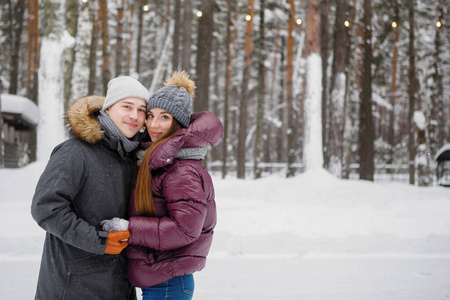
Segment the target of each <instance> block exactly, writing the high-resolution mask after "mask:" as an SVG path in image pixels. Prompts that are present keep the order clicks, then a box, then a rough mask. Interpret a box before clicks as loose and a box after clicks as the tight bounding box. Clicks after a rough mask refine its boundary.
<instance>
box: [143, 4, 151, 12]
mask: <svg viewBox="0 0 450 300" xmlns="http://www.w3.org/2000/svg"><path fill="white" fill-rule="evenodd" d="M142 9H143V10H144V11H149V10H150V6H148V4H145V5H144V6H143V7H142Z"/></svg>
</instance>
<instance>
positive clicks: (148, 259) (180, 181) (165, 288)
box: [102, 71, 223, 300]
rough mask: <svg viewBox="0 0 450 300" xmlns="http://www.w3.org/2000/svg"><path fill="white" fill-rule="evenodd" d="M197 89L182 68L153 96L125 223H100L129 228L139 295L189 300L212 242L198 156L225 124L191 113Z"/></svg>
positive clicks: (209, 197)
mask: <svg viewBox="0 0 450 300" xmlns="http://www.w3.org/2000/svg"><path fill="white" fill-rule="evenodd" d="M194 91H195V84H194V82H193V81H192V80H190V79H189V76H188V75H187V74H186V73H185V72H184V71H183V72H175V73H174V74H173V75H172V77H171V78H169V79H168V80H167V81H166V83H165V86H164V87H163V88H161V89H160V90H158V91H157V92H156V93H155V94H154V95H153V96H151V98H150V101H149V104H148V106H147V122H146V125H147V130H148V133H149V135H150V138H151V143H150V145H149V147H148V149H147V150H146V152H145V154H144V156H143V157H142V160H141V168H140V170H139V175H138V178H137V182H136V187H135V191H134V193H133V195H132V197H131V200H130V208H129V212H130V219H129V223H128V221H126V220H124V219H118V218H114V219H112V220H105V221H104V222H102V225H103V229H104V230H106V231H118V230H129V231H130V234H131V235H130V238H129V240H128V243H129V246H128V248H127V251H126V253H127V258H128V277H129V280H130V282H131V283H132V284H133V285H134V286H137V287H140V288H141V289H142V295H143V299H144V300H145V299H192V295H193V290H194V280H193V275H192V274H193V273H194V272H196V271H200V270H202V269H203V268H204V266H205V263H206V256H207V254H208V252H209V249H210V247H211V243H212V238H213V229H214V226H215V225H216V204H215V201H214V187H213V183H212V180H211V177H210V176H209V174H208V172H207V171H206V170H205V169H204V168H203V162H202V159H203V158H204V156H205V155H206V151H207V149H206V147H207V146H217V144H218V143H219V142H220V140H221V138H222V135H223V126H222V124H221V122H220V120H219V119H218V118H217V116H215V115H214V114H213V113H210V112H202V113H195V114H192V115H191V107H192V105H191V101H192V97H193V96H194ZM147 146H148V145H147Z"/></svg>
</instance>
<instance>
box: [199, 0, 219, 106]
mask: <svg viewBox="0 0 450 300" xmlns="http://www.w3.org/2000/svg"><path fill="white" fill-rule="evenodd" d="M215 6H216V3H215V1H213V0H202V5H201V11H202V12H203V16H202V17H201V18H200V20H199V23H198V41H197V67H196V73H197V77H196V84H197V97H196V100H195V102H194V111H203V110H208V105H209V82H210V80H209V77H210V76H209V73H210V72H209V65H210V64H211V49H212V39H213V26H214V18H213V17H214V8H215Z"/></svg>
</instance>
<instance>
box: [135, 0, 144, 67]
mask: <svg viewBox="0 0 450 300" xmlns="http://www.w3.org/2000/svg"><path fill="white" fill-rule="evenodd" d="M144 3H145V2H144V0H139V5H138V33H137V49H136V73H137V74H138V75H140V73H141V48H142V26H143V24H142V23H143V21H144V10H143V9H142V7H144Z"/></svg>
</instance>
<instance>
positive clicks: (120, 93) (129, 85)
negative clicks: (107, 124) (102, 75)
mask: <svg viewBox="0 0 450 300" xmlns="http://www.w3.org/2000/svg"><path fill="white" fill-rule="evenodd" d="M128 97H136V98H141V99H144V100H145V102H146V103H147V104H148V99H149V98H150V92H149V91H148V89H147V88H146V87H144V86H143V85H142V83H140V82H139V81H137V80H136V79H134V78H133V77H130V76H119V77H116V78H113V79H111V80H110V81H109V83H108V89H107V91H106V97H105V102H104V103H103V108H102V110H103V111H105V110H106V109H107V108H108V107H110V106H112V105H114V104H116V103H117V102H119V101H120V100H123V99H125V98H128Z"/></svg>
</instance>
